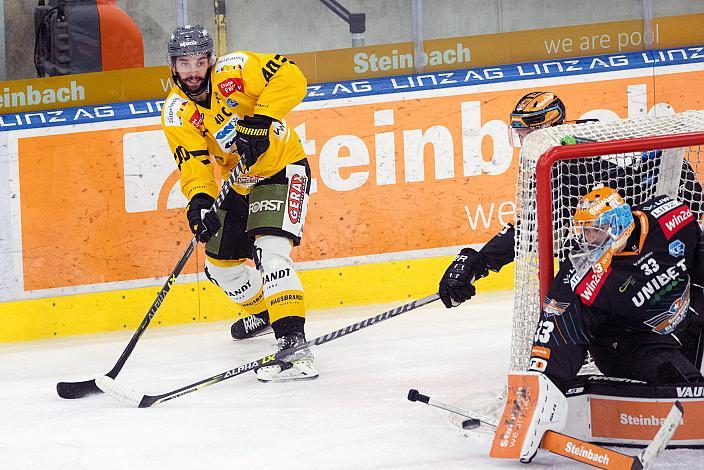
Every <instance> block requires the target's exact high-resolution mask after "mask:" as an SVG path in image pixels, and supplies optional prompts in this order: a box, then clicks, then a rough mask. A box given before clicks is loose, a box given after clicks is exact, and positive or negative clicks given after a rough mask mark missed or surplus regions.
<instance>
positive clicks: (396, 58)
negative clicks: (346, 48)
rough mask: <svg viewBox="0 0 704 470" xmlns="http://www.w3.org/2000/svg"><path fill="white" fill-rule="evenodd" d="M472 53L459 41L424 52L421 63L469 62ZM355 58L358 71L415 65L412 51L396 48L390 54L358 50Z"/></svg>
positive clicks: (404, 67)
mask: <svg viewBox="0 0 704 470" xmlns="http://www.w3.org/2000/svg"><path fill="white" fill-rule="evenodd" d="M471 55H472V54H471V51H470V50H469V48H468V47H464V46H463V45H462V43H461V42H458V43H457V44H455V47H454V48H449V49H443V50H433V51H430V52H429V53H428V52H423V53H422V54H421V59H420V63H421V65H423V66H426V65H432V66H435V65H447V64H462V63H465V64H469V62H470V58H471ZM353 60H354V71H355V72H356V73H365V72H387V71H390V70H402V69H411V68H413V67H414V66H415V65H414V63H413V54H412V53H406V54H399V52H398V50H396V49H392V50H391V54H390V55H377V54H376V53H375V52H373V53H371V54H368V53H366V52H358V53H356V54H355V55H354V57H353Z"/></svg>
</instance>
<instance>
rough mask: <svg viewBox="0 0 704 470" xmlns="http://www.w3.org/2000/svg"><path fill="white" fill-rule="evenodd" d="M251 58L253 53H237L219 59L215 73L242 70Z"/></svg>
mask: <svg viewBox="0 0 704 470" xmlns="http://www.w3.org/2000/svg"><path fill="white" fill-rule="evenodd" d="M251 56H252V53H251V52H247V51H235V52H231V53H229V54H227V55H224V56H222V57H218V60H217V61H216V62H215V70H214V71H215V73H220V72H228V71H232V70H242V69H243V68H244V66H245V65H246V64H247V61H248V60H249V59H250V57H251Z"/></svg>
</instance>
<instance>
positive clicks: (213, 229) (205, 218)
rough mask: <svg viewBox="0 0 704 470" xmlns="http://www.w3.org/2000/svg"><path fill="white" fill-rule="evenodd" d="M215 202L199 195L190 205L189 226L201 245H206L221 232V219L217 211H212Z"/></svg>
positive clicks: (209, 197)
mask: <svg viewBox="0 0 704 470" xmlns="http://www.w3.org/2000/svg"><path fill="white" fill-rule="evenodd" d="M214 202H215V199H213V198H212V197H211V196H209V195H207V194H204V193H198V194H196V195H195V196H193V198H191V202H189V203H188V212H187V213H186V216H187V217H188V226H189V227H190V228H191V232H193V235H195V236H196V238H198V241H199V242H201V243H206V242H207V241H208V240H210V238H211V237H212V236H213V235H215V234H216V233H218V230H220V219H219V218H218V216H217V214H216V213H215V211H210V208H211V207H212V206H213V203H214Z"/></svg>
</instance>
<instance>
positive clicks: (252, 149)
mask: <svg viewBox="0 0 704 470" xmlns="http://www.w3.org/2000/svg"><path fill="white" fill-rule="evenodd" d="M272 121H273V119H272V118H270V117H269V116H264V115H261V114H255V115H254V116H245V117H244V118H243V119H240V120H239V121H237V126H236V128H235V129H236V130H237V136H236V137H235V143H236V144H237V153H239V154H240V157H241V158H242V159H243V160H244V164H245V165H246V166H247V168H249V167H251V166H252V165H254V164H255V163H257V159H258V158H259V156H260V155H261V154H263V153H264V152H266V150H267V149H268V148H269V127H271V122H272Z"/></svg>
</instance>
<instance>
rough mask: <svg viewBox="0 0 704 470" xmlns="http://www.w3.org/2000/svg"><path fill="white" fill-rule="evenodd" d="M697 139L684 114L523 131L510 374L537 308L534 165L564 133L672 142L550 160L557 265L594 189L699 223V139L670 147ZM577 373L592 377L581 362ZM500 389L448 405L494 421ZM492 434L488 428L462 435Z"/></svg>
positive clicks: (699, 122)
mask: <svg viewBox="0 0 704 470" xmlns="http://www.w3.org/2000/svg"><path fill="white" fill-rule="evenodd" d="M694 132H702V133H704V111H689V112H685V113H680V114H674V115H668V116H663V117H653V118H647V119H637V120H635V119H634V120H623V121H610V122H589V123H584V124H567V125H562V126H556V127H551V128H548V129H543V130H539V131H535V132H533V133H531V134H530V135H529V136H528V137H527V139H526V141H525V143H524V145H523V147H522V149H521V154H520V162H519V170H518V179H517V186H516V210H517V213H516V242H515V253H516V257H515V274H514V282H515V294H514V308H513V327H512V337H511V363H510V369H511V370H526V369H527V368H528V364H529V360H530V348H531V345H532V341H533V335H534V332H535V327H536V323H537V320H538V315H539V313H540V308H541V304H542V302H541V299H540V285H539V279H538V265H539V263H538V223H537V214H536V210H537V205H536V182H535V168H536V164H537V161H538V159H539V158H540V156H541V155H543V154H544V153H545V152H547V151H548V150H549V149H551V148H552V147H555V146H559V145H560V141H561V139H562V138H563V137H565V136H566V135H572V136H577V137H580V138H583V139H588V140H593V141H597V142H610V141H615V140H623V139H635V138H640V137H652V136H674V138H673V139H672V142H673V143H672V146H673V148H665V147H662V148H658V149H650V150H648V151H645V152H640V151H639V152H635V153H621V154H611V155H601V156H596V157H586V158H577V159H570V160H558V161H557V162H556V163H555V165H554V166H553V168H552V174H551V176H550V178H551V182H552V184H551V186H552V194H551V197H550V201H551V204H552V208H551V209H552V217H553V227H552V229H553V252H554V256H555V258H557V259H559V260H564V259H565V257H566V256H567V253H568V251H569V249H570V239H569V237H568V233H569V221H570V216H571V214H572V213H573V212H574V207H575V205H576V202H577V200H578V199H579V197H581V196H582V195H584V194H586V193H587V192H588V191H589V190H590V189H591V188H592V187H593V186H594V185H595V184H598V183H603V184H608V185H609V186H611V187H615V188H617V189H618V190H619V192H620V193H621V194H622V195H623V196H624V197H625V199H626V201H627V202H628V203H629V204H631V205H634V204H639V203H641V202H643V201H645V200H647V199H649V198H652V197H653V196H655V195H659V194H668V195H670V196H673V197H677V198H678V199H680V200H683V201H685V202H687V203H688V204H689V205H690V207H691V208H692V210H693V211H694V212H695V214H696V215H697V216H698V217H699V218H701V216H702V214H703V213H704V195H703V194H702V190H701V186H700V184H699V182H700V181H704V134H702V144H703V145H702V146H695V147H684V148H683V147H676V145H677V139H676V136H677V135H678V134H689V133H694ZM581 373H598V369H596V367H595V366H593V364H592V365H590V364H589V363H587V364H585V367H583V368H582V371H581ZM504 394H505V390H498V391H496V392H490V393H485V394H479V395H472V396H467V397H464V398H463V399H461V400H459V401H458V402H457V403H456V406H458V407H460V408H465V409H468V410H473V411H477V412H480V413H483V414H488V415H493V416H495V417H497V418H498V417H499V416H500V415H501V412H502V410H503V404H504V403H505V401H504V400H505V399H504ZM463 421H464V418H463V417H461V416H458V415H454V414H451V415H450V422H451V423H452V424H453V425H455V426H457V427H459V428H461V427H462V426H461V424H462V422H463ZM477 432H478V433H489V434H491V433H493V428H491V427H490V426H484V425H483V426H481V427H480V428H478V429H474V430H471V431H464V433H465V434H466V435H472V434H473V433H477Z"/></svg>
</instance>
